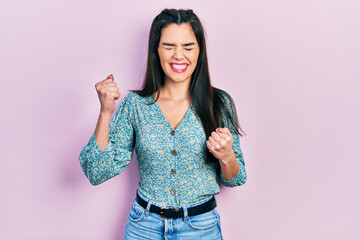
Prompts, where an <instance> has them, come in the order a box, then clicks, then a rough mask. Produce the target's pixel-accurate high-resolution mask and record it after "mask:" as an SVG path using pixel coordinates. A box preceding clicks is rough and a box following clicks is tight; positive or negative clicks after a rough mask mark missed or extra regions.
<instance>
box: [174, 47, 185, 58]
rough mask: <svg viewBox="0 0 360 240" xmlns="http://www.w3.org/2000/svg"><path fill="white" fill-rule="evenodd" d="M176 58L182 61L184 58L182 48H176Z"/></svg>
mask: <svg viewBox="0 0 360 240" xmlns="http://www.w3.org/2000/svg"><path fill="white" fill-rule="evenodd" d="M174 58H175V59H176V60H181V59H183V58H184V52H183V49H182V48H180V47H177V48H175V52H174Z"/></svg>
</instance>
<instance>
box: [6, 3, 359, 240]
mask: <svg viewBox="0 0 360 240" xmlns="http://www.w3.org/2000/svg"><path fill="white" fill-rule="evenodd" d="M179 2H181V3H179ZM165 7H175V8H178V7H183V8H193V9H194V11H195V13H197V14H198V15H199V17H200V18H201V19H202V21H203V24H204V26H205V28H206V30H207V36H208V54H209V62H210V71H211V77H212V81H213V83H214V85H215V86H218V87H220V88H223V89H225V90H227V91H228V92H229V93H230V94H231V95H232V96H233V98H234V99H235V102H236V106H237V111H238V115H239V119H240V123H241V126H242V127H243V129H244V130H245V132H246V133H247V136H246V137H244V138H241V145H242V150H243V152H244V156H245V162H246V168H247V171H248V181H247V183H246V184H245V185H243V186H241V187H237V188H233V189H229V188H222V192H221V193H220V195H218V202H219V207H218V209H219V212H220V215H221V220H222V228H223V235H224V238H225V239H234V240H235V239H240V240H264V239H265V240H289V239H291V240H297V239H299V240H300V239H301V240H303V239H311V240H319V239H320V240H322V239H323V240H335V239H336V240H348V239H359V238H360V234H359V227H358V226H359V224H360V211H359V209H360V207H359V205H358V204H359V202H360V193H359V191H358V190H357V189H358V185H359V183H360V177H359V168H360V163H359V160H360V150H359V149H360V148H359V140H358V139H359V135H360V128H359V122H360V94H359V89H360V84H359V80H360V74H359V71H360V70H359V69H360V46H359V43H360V31H359V30H360V24H359V23H360V17H359V16H360V4H359V1H356V0H354V1H346V0H344V1H335V0H327V1H323V0H311V1H310V0H294V1H289V0H251V1H225V0H223V1H212V2H210V1H206V0H201V1H188V0H183V1H168V0H161V1H148V0H142V1H132V2H131V1H115V0H113V1H107V0H104V1H89V0H86V1H85V0H73V1H59V0H57V1H46V0H33V1H10V0H2V1H1V3H0V34H1V37H0V41H1V44H0V72H1V78H2V80H1V88H0V96H1V101H0V104H1V118H0V121H1V122H0V126H1V137H0V139H1V144H0V146H1V151H0V158H1V162H0V184H1V195H0V239H7V240H11V239H32V240H47V239H51V240H63V239H88V240H98V239H109V240H116V239H122V234H123V230H124V224H125V221H126V219H127V214H128V211H129V209H130V203H131V201H132V200H133V198H134V194H135V189H136V187H137V181H138V173H137V165H136V160H134V161H132V162H131V164H130V166H129V167H128V168H127V169H126V170H125V171H124V172H123V173H122V174H120V175H119V176H117V177H115V178H113V179H111V180H109V181H107V182H105V183H103V184H101V185H99V186H96V187H94V186H92V185H91V184H90V183H89V181H88V180H87V179H86V177H85V175H84V173H83V172H82V169H81V167H80V164H79V161H78V156H79V153H80V151H81V148H82V147H83V146H84V145H85V144H86V143H87V141H88V140H89V138H90V136H91V134H92V132H93V130H94V128H95V124H96V120H97V115H98V112H99V103H98V99H97V95H96V92H95V88H94V84H95V83H96V82H98V81H100V80H102V79H104V78H106V76H108V75H109V74H110V73H112V74H114V76H115V81H116V82H117V83H118V85H119V86H120V88H121V90H120V91H121V93H122V97H124V96H125V95H126V93H127V90H129V89H136V88H139V87H140V85H141V82H142V77H143V73H144V69H145V59H146V49H147V37H148V31H149V27H150V24H151V21H152V19H153V18H154V17H155V16H156V15H157V14H158V13H159V12H160V10H162V9H163V8H165ZM117 104H118V105H119V104H120V101H118V103H117Z"/></svg>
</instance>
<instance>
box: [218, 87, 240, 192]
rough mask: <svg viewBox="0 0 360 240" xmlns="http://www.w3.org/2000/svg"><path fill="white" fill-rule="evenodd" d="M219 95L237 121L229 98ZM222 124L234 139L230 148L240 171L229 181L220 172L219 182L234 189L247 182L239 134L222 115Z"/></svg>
mask: <svg viewBox="0 0 360 240" xmlns="http://www.w3.org/2000/svg"><path fill="white" fill-rule="evenodd" d="M221 95H222V98H223V100H224V102H225V105H226V107H227V109H228V111H229V115H230V116H231V117H232V118H233V119H234V120H235V121H237V115H236V109H235V106H234V104H233V102H232V100H231V98H230V96H227V94H225V93H222V94H221ZM223 123H224V127H227V128H229V130H230V132H231V134H232V137H233V139H234V142H233V146H232V148H233V151H234V153H235V157H236V161H237V162H238V163H239V165H240V169H239V172H238V173H237V174H236V175H235V176H234V177H233V178H232V179H230V180H225V179H224V177H223V176H222V173H221V171H220V174H219V180H220V182H221V183H222V184H223V185H224V186H226V187H236V186H240V185H243V184H245V183H246V180H247V173H246V169H245V161H244V156H243V153H242V151H241V147H240V137H239V134H238V133H237V132H236V129H235V128H234V127H233V126H232V125H231V124H230V120H229V119H228V117H226V114H223Z"/></svg>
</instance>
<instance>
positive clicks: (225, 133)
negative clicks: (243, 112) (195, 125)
mask: <svg viewBox="0 0 360 240" xmlns="http://www.w3.org/2000/svg"><path fill="white" fill-rule="evenodd" d="M233 142H234V140H233V137H232V135H231V133H230V130H229V129H228V128H217V129H216V130H215V131H213V132H212V133H211V136H210V137H209V139H208V140H207V141H206V145H207V147H208V149H209V151H210V152H211V153H212V154H213V155H214V157H216V158H217V159H218V160H219V161H221V162H224V163H226V162H227V161H228V160H231V159H232V158H233V157H234V151H233V149H232V145H233Z"/></svg>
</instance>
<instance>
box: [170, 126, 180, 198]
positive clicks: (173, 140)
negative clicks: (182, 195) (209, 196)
mask: <svg viewBox="0 0 360 240" xmlns="http://www.w3.org/2000/svg"><path fill="white" fill-rule="evenodd" d="M175 135H176V132H175V130H171V131H170V142H171V143H172V144H171V145H172V146H171V147H172V149H171V152H170V153H171V155H172V156H173V157H172V161H171V162H172V163H171V166H170V167H171V168H170V172H169V174H170V176H171V182H172V184H171V185H172V186H171V189H170V194H171V195H172V196H173V197H174V198H175V199H174V200H175V202H176V201H177V200H176V192H177V191H176V190H175V189H177V177H176V170H175V169H176V159H177V154H178V152H177V150H176V139H177V137H176V136H175Z"/></svg>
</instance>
